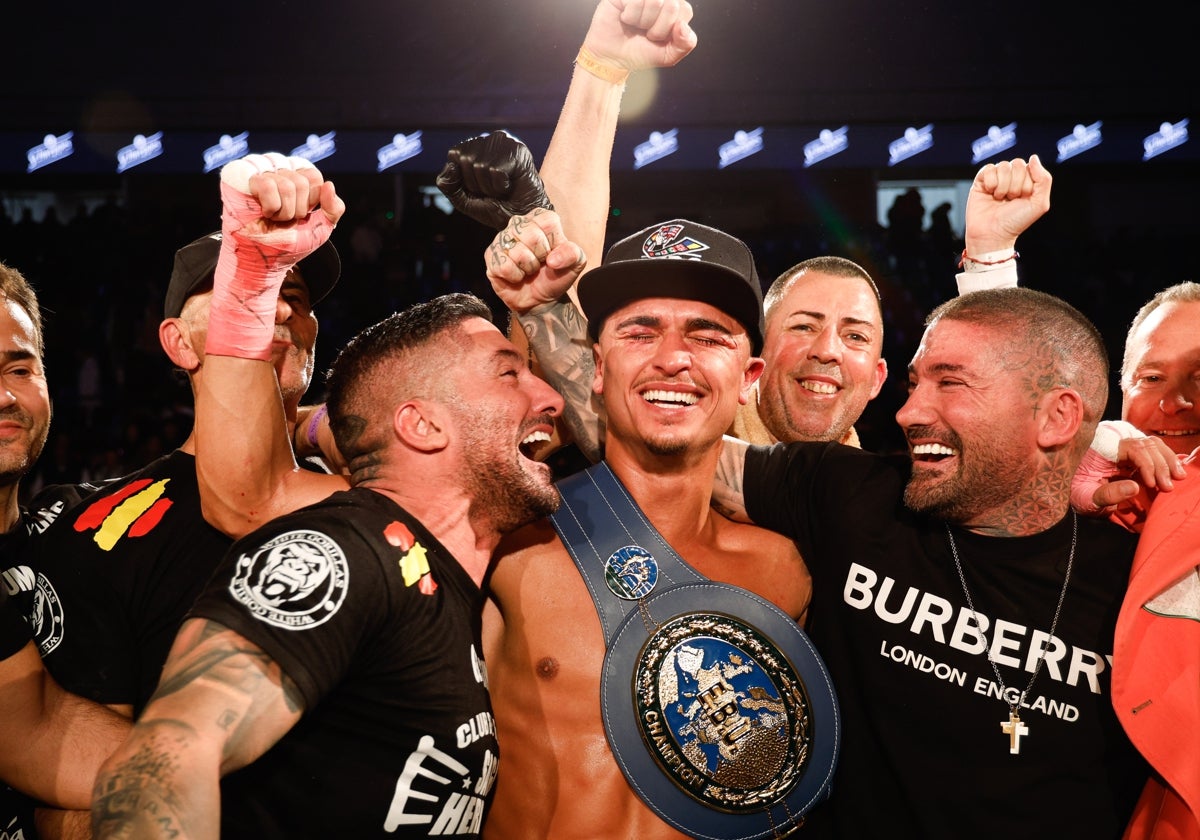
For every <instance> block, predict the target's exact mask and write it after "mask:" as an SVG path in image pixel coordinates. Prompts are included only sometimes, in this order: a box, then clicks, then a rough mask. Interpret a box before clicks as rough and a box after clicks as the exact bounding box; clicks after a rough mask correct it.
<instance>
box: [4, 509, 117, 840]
mask: <svg viewBox="0 0 1200 840" xmlns="http://www.w3.org/2000/svg"><path fill="white" fill-rule="evenodd" d="M94 489H95V488H93V487H91V486H88V485H78V486H76V485H55V486H53V487H47V488H45V489H44V490H43V491H42V492H41V493H39V494H38V495H37V497H36V498H35V499H33V500H32V501H31V503H30V507H31V509H32V512H31V510H30V509H23V510H22V511H21V518H20V520H19V521H18V523H17V524H16V525H15V526H14V527H13V528H12V529H11V530H10V531H8V532H7V533H4V534H0V659H7V658H8V657H10V656H12V655H13V654H14V653H16V652H17V651H19V650H20V649H21V648H23V647H24V646H25V645H26V644H28V643H29V641H30V640H31V639H32V638H33V636H32V633H31V631H30V628H29V624H28V621H27V616H28V612H29V610H28V605H29V602H30V600H31V598H32V593H33V591H34V588H35V581H36V576H35V574H34V572H33V568H32V567H31V566H30V565H29V563H30V560H29V554H30V551H31V544H32V538H33V537H32V535H34V534H36V533H38V532H40V531H42V530H45V528H47V527H48V526H49V524H50V523H51V522H53V521H54V518H55V517H57V516H58V515H60V514H61V513H62V512H63V511H65V510H67V509H68V508H70V507H71V506H72V505H74V504H76V503H78V501H79V499H80V494H81V493H83V492H90V491H92V490H94ZM5 748H6V745H0V749H5ZM34 804H35V803H34V801H33V800H32V799H30V798H29V797H27V796H25V795H24V794H22V793H19V792H17V791H15V790H13V789H12V788H10V787H8V786H7V785H5V784H3V783H2V782H0V838H8V837H13V838H15V837H25V838H27V840H32V838H35V837H37V832H36V830H35V828H34V824H33V808H34Z"/></svg>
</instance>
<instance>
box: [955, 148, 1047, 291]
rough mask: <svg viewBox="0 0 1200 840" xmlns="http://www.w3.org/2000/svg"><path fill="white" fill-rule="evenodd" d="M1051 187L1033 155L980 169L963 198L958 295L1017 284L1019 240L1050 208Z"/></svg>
mask: <svg viewBox="0 0 1200 840" xmlns="http://www.w3.org/2000/svg"><path fill="white" fill-rule="evenodd" d="M1052 184H1053V178H1052V177H1051V175H1050V172H1049V170H1047V169H1046V168H1045V167H1044V166H1042V161H1041V159H1040V158H1039V157H1038V156H1037V155H1032V156H1030V158H1029V160H1028V161H1025V160H1023V159H1022V158H1014V159H1013V160H1007V161H1001V162H999V163H989V164H985V165H984V166H983V167H982V168H980V170H979V172H977V173H976V175H975V180H974V181H973V182H972V183H971V191H970V193H969V194H968V196H967V208H966V225H965V228H966V229H965V230H964V232H963V240H964V244H965V245H966V248H965V249H964V255H963V261H962V267H963V271H962V273H961V274H959V275H958V291H959V294H964V293H966V292H972V291H978V290H980V289H996V288H1003V287H1006V286H1016V285H1017V262H1016V259H1017V250H1016V248H1017V237H1018V236H1020V235H1021V234H1022V233H1024V232H1025V231H1026V230H1028V229H1029V226H1030V225H1032V224H1033V223H1034V222H1036V221H1037V220H1038V219H1040V218H1041V217H1042V216H1044V215H1045V214H1046V212H1047V211H1048V210H1049V209H1050V188H1051V186H1052ZM972 258H973V259H972Z"/></svg>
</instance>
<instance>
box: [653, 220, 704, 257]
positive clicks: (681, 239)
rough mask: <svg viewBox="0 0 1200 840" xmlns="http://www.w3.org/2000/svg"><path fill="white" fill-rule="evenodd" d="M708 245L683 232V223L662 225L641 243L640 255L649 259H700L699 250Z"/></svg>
mask: <svg viewBox="0 0 1200 840" xmlns="http://www.w3.org/2000/svg"><path fill="white" fill-rule="evenodd" d="M707 250H708V246H707V245H705V244H704V243H703V242H701V241H700V240H698V239H695V238H694V237H691V236H685V235H684V234H683V225H663V226H661V227H660V228H658V230H656V231H654V232H653V233H651V234H650V235H649V236H647V237H646V241H645V242H643V243H642V256H643V257H649V258H650V259H661V258H662V257H688V258H694V259H700V252H701V251H707Z"/></svg>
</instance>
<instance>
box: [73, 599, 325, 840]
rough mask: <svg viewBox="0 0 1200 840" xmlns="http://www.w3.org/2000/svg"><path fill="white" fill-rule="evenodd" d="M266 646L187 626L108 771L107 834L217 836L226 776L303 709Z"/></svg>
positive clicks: (102, 799) (207, 625)
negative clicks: (155, 689)
mask: <svg viewBox="0 0 1200 840" xmlns="http://www.w3.org/2000/svg"><path fill="white" fill-rule="evenodd" d="M303 711H304V709H303V705H302V702H301V699H300V694H299V692H298V691H297V689H296V686H295V684H294V683H292V681H291V680H290V679H288V677H287V675H286V674H284V673H283V671H282V670H281V669H280V667H279V666H278V665H277V664H276V663H275V662H274V661H272V660H271V659H270V657H268V656H267V655H266V654H265V653H264V652H263V650H262V649H261V648H259V647H257V646H256V645H254V644H251V643H250V642H249V641H247V640H246V639H245V638H243V637H242V636H241V635H239V634H237V633H235V632H233V631H232V630H229V629H228V628H226V627H223V626H222V625H220V624H217V623H216V622H213V621H207V620H204V619H190V620H189V621H187V622H186V623H184V625H183V627H182V628H181V629H180V631H179V635H178V636H177V637H176V640H175V645H174V646H173V647H172V649H171V654H170V656H169V657H168V659H167V664H166V666H165V667H164V669H163V676H162V679H161V680H160V682H159V685H158V690H157V691H156V692H155V694H154V697H153V698H151V700H150V704H149V705H148V706H147V707H146V710H145V711H144V712H143V714H142V717H141V719H140V720H139V721H138V722H137V724H136V725H135V726H134V728H133V731H132V732H131V733H130V736H129V738H128V739H127V740H126V741H125V743H124V744H122V745H121V747H120V748H119V749H118V750H117V751H116V752H115V753H114V754H113V755H112V757H111V758H109V760H108V761H107V762H105V764H104V766H103V767H102V768H101V770H100V775H99V776H98V777H97V779H96V787H95V790H94V792H93V800H92V830H93V832H94V834H95V836H96V837H97V838H103V837H139V838H157V837H161V838H176V840H188V839H189V838H217V837H218V836H219V834H220V826H221V819H220V813H221V809H220V786H219V782H220V778H221V777H222V776H224V775H225V774H226V773H229V772H231V771H233V770H237V769H238V768H240V767H244V766H245V765H247V764H249V763H250V762H252V761H254V760H255V759H256V758H258V757H259V756H260V755H262V754H263V753H264V752H266V751H267V750H268V749H269V748H270V747H271V746H273V745H274V744H275V743H276V742H277V741H278V740H279V739H280V738H281V737H283V735H284V734H286V733H287V732H288V730H290V729H291V728H292V727H293V726H294V725H295V724H296V722H297V721H299V720H300V716H301V714H302V713H303Z"/></svg>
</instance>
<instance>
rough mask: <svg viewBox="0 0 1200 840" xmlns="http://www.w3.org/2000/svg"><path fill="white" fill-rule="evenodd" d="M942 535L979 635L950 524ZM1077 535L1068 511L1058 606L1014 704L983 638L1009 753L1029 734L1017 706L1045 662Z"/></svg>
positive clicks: (1017, 749)
mask: <svg viewBox="0 0 1200 840" xmlns="http://www.w3.org/2000/svg"><path fill="white" fill-rule="evenodd" d="M946 537H947V539H949V540H950V555H951V556H952V557H953V558H954V568H955V569H957V570H958V581H959V583H961V584H962V591H963V595H964V596H966V599H967V607H968V608H969V609H970V610H971V617H972V618H973V619H975V627H976V629H978V630H979V633H980V636H981V637H982V635H983V625H981V624H980V623H979V613H978V612H976V611H975V602H974V601H972V600H971V590H969V589H968V588H967V578H966V575H964V574H963V567H962V562H961V561H960V560H959V559H958V546H957V545H955V544H954V532H953V531H952V530H951V529H950V523H949V522H947V523H946ZM1078 537H1079V518H1078V517H1077V516H1076V515H1075V511H1074V510H1072V511H1071V553H1070V554H1068V555H1067V573H1066V574H1065V575H1064V576H1063V585H1062V591H1060V592H1059V593H1058V605H1057V606H1056V607H1055V608H1054V618H1053V620H1051V622H1050V634H1049V636H1048V637H1047V638H1046V639H1045V641H1043V642H1042V643H1041V649H1040V650H1039V651H1038V659H1037V664H1035V665H1034V666H1033V674H1031V675H1030V677H1029V683H1028V684H1027V685H1026V686H1025V690H1024V691H1022V692H1021V694H1020V696H1018V697H1017V700H1016V702H1015V703H1012V702H1009V700H1008V687H1007V686H1006V685H1005V684H1004V678H1003V677H1001V676H1000V668H999V667H998V666H997V665H996V660H995V659H993V658H992V649H991V645H989V644H988V642H987V639H983V642H984V648H983V651H984V653H985V654H986V655H987V661H988V664H989V665H991V666H992V672H993V673H994V674H995V675H996V684H997V685H999V686H1000V699H1002V700H1003V701H1004V702H1005V704H1006V705H1007V706H1008V720H1002V721H1000V731H1001V732H1003V733H1004V734H1005V735H1007V736H1008V751H1009V752H1010V753H1012V754H1013V755H1017V754H1019V753H1020V752H1021V738H1022V736H1025V735H1028V734H1029V727H1028V726H1026V725H1025V724H1024V723H1022V722H1021V715H1020V713H1019V711H1018V710H1019V709H1020V708H1021V704H1022V703H1024V702H1025V696H1026V695H1027V694H1029V690H1030V689H1031V688H1033V681H1034V680H1036V679H1037V676H1038V674H1039V673H1040V672H1041V670H1042V663H1043V662H1045V661H1046V646H1047V645H1048V644H1049V643H1050V639H1052V638H1054V630H1055V629H1056V628H1057V627H1058V616H1059V615H1060V614H1061V613H1062V605H1063V600H1064V599H1065V598H1066V597H1067V584H1069V583H1070V582H1071V566H1072V565H1073V564H1074V563H1075V544H1076V541H1077V540H1078Z"/></svg>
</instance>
